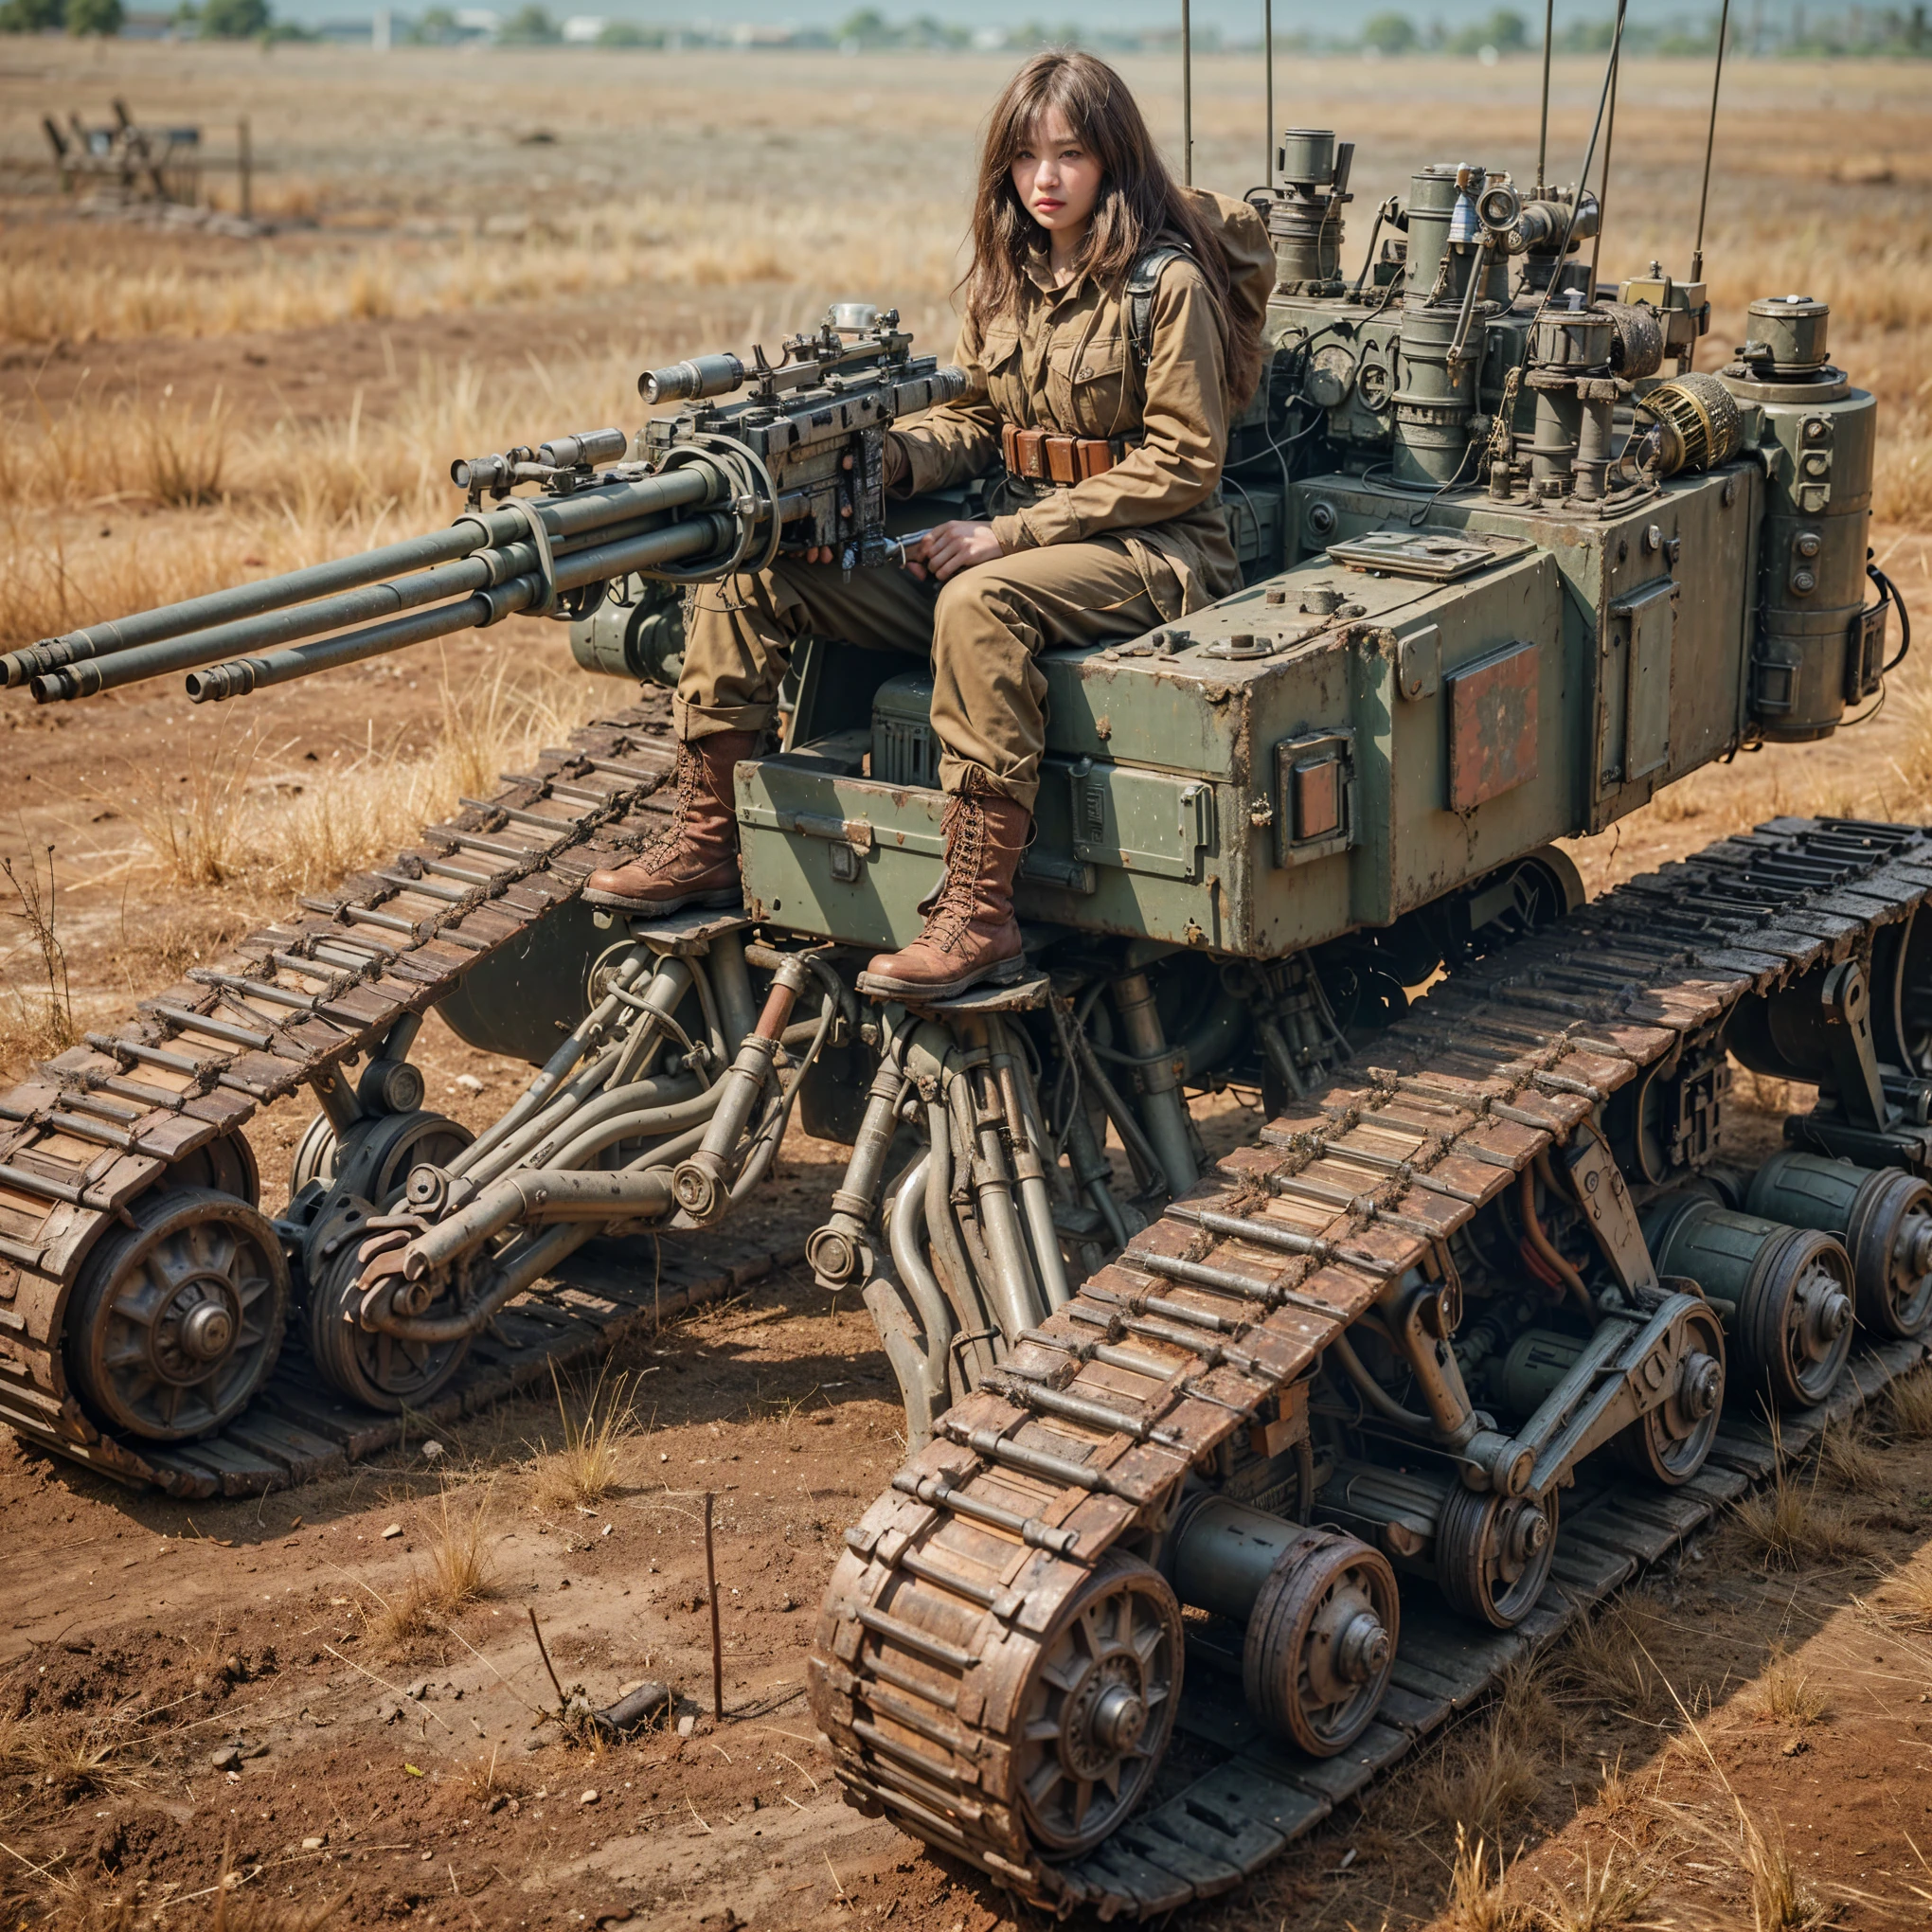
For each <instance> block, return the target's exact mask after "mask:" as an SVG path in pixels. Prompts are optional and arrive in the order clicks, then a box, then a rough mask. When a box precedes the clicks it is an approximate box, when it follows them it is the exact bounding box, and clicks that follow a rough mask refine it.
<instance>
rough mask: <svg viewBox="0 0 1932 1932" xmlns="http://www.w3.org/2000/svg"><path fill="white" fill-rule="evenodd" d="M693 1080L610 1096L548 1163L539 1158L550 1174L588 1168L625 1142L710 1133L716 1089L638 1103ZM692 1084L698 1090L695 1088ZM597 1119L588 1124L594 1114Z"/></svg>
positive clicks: (644, 1084) (577, 1121) (577, 1123)
mask: <svg viewBox="0 0 1932 1932" xmlns="http://www.w3.org/2000/svg"><path fill="white" fill-rule="evenodd" d="M686 1080H687V1077H686V1076H684V1075H679V1076H678V1077H677V1078H676V1079H675V1080H668V1081H654V1080H644V1081H639V1082H636V1084H635V1086H630V1087H618V1088H617V1089H616V1090H615V1091H614V1092H612V1093H609V1094H606V1095H604V1096H603V1097H602V1098H601V1099H600V1100H599V1101H598V1102H597V1104H596V1107H595V1109H592V1108H585V1109H584V1110H583V1114H582V1115H581V1116H578V1117H576V1118H573V1119H572V1120H571V1122H570V1125H571V1128H572V1130H573V1131H572V1133H571V1136H570V1138H569V1139H568V1140H566V1141H565V1142H564V1145H563V1146H562V1147H560V1148H558V1150H557V1151H556V1153H555V1154H551V1155H549V1156H548V1157H547V1158H543V1157H541V1156H537V1155H533V1156H532V1158H533V1159H540V1160H541V1165H542V1166H544V1167H546V1168H549V1167H555V1168H568V1169H575V1168H584V1167H588V1166H589V1165H590V1164H591V1162H593V1161H594V1160H595V1159H596V1158H597V1156H598V1155H599V1154H602V1153H603V1152H604V1150H605V1149H606V1148H610V1147H615V1146H617V1143H618V1142H619V1141H623V1140H646V1139H653V1138H655V1137H657V1136H662V1135H667V1134H681V1133H683V1132H684V1131H685V1130H686V1129H687V1128H690V1127H697V1126H701V1125H702V1126H707V1127H708V1125H709V1123H710V1121H711V1118H712V1117H713V1115H714V1113H715V1112H716V1110H717V1105H718V1090H717V1088H716V1087H706V1088H704V1089H703V1090H701V1091H700V1092H697V1093H695V1094H693V1093H686V1094H685V1095H684V1096H683V1097H682V1098H680V1099H677V1100H670V1101H658V1102H656V1103H654V1104H652V1103H643V1104H640V1103H639V1100H637V1099H636V1098H635V1097H636V1096H638V1095H640V1094H642V1093H643V1092H644V1090H645V1089H647V1088H658V1087H662V1088H671V1087H676V1086H683V1085H685V1084H686ZM690 1084H692V1085H695V1084H696V1082H690ZM593 1112H594V1114H595V1118H587V1117H589V1116H591V1115H592V1114H593Z"/></svg>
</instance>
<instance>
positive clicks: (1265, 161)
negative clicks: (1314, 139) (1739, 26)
mask: <svg viewBox="0 0 1932 1932" xmlns="http://www.w3.org/2000/svg"><path fill="white" fill-rule="evenodd" d="M1550 4H1551V5H1552V6H1554V5H1555V0H1550ZM1725 5H1726V7H1728V6H1729V5H1730V0H1725ZM1261 70H1262V72H1263V74H1264V75H1265V76H1266V90H1267V108H1266V114H1267V123H1268V124H1267V126H1266V128H1264V129H1263V130H1262V139H1261V179H1262V180H1263V181H1265V182H1266V183H1267V184H1268V186H1269V187H1270V188H1273V187H1274V185H1275V0H1261ZM1708 171H1709V164H1708V162H1707V163H1706V178H1707V179H1708ZM1703 232H1704V224H1703V223H1702V222H1701V221H1700V222H1699V223H1698V233H1699V234H1700V235H1701V234H1702V233H1703Z"/></svg>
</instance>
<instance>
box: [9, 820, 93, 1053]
mask: <svg viewBox="0 0 1932 1932" xmlns="http://www.w3.org/2000/svg"><path fill="white" fill-rule="evenodd" d="M46 868H47V870H46V878H45V881H43V880H42V878H41V873H40V860H39V858H38V856H37V855H36V854H34V853H32V852H28V853H26V854H25V855H24V856H23V857H21V858H20V859H18V860H15V859H0V872H4V873H5V874H6V877H7V883H8V885H9V886H11V887H12V888H13V894H14V897H15V898H17V899H18V900H19V901H20V904H19V907H18V909H17V910H13V911H9V914H8V916H9V918H11V919H13V920H16V921H19V922H20V923H21V924H22V925H24V926H25V927H26V928H27V936H26V938H25V939H24V940H23V941H22V945H21V950H22V951H24V952H30V953H33V954H37V955H38V956H39V958H40V974H39V980H40V983H39V984H38V985H36V986H34V987H33V988H31V989H28V988H27V987H25V986H23V985H21V984H20V983H19V982H18V981H17V980H15V979H13V978H12V977H11V976H9V981H8V986H7V994H8V1000H9V1007H8V1009H7V1010H6V1011H4V1012H0V1064H9V1063H17V1062H18V1061H20V1060H26V1059H38V1058H43V1057H45V1055H48V1054H52V1053H58V1052H60V1051H61V1049H62V1048H63V1047H70V1046H72V1045H73V1043H74V1039H75V1029H74V1001H73V995H72V992H71V990H70V988H69V986H68V983H67V952H66V948H65V947H64V946H63V944H62V942H61V936H60V931H59V928H58V926H57V925H56V922H55V921H56V914H57V899H56V893H55V888H54V848H53V847H52V846H48V847H47V848H46ZM11 957H12V955H11V953H10V952H9V953H5V954H0V966H4V965H6V964H8V963H9V960H10V958H11Z"/></svg>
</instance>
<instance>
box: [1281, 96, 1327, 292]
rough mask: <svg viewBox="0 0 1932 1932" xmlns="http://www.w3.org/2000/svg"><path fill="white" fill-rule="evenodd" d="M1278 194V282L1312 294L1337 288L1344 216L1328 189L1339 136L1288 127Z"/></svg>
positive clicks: (1288, 288) (1283, 136) (1283, 139)
mask: <svg viewBox="0 0 1932 1932" xmlns="http://www.w3.org/2000/svg"><path fill="white" fill-rule="evenodd" d="M1275 178H1276V182H1277V185H1278V192H1277V194H1276V196H1275V199H1274V201H1273V203H1272V204H1271V205H1270V206H1269V208H1268V234H1269V236H1270V238H1271V239H1272V240H1273V241H1274V244H1275V283H1276V286H1277V287H1278V288H1279V289H1281V290H1284V291H1288V292H1298V293H1302V294H1309V293H1313V292H1315V291H1317V290H1320V289H1322V288H1325V287H1329V286H1332V285H1334V284H1336V283H1337V282H1338V281H1339V278H1340V276H1341V269H1342V211H1341V207H1340V206H1339V204H1338V203H1337V201H1336V199H1335V197H1334V196H1333V194H1332V193H1330V192H1329V191H1328V190H1329V188H1330V186H1331V184H1332V183H1333V180H1334V178H1335V137H1334V134H1333V131H1332V130H1331V129H1328V128H1286V129H1284V130H1283V131H1282V134H1281V139H1280V143H1279V146H1277V148H1276V150H1275Z"/></svg>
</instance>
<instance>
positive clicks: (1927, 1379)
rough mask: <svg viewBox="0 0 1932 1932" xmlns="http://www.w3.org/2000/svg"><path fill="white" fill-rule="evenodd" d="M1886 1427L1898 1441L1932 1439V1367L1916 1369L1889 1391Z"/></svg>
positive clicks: (1892, 1437) (1893, 1438)
mask: <svg viewBox="0 0 1932 1932" xmlns="http://www.w3.org/2000/svg"><path fill="white" fill-rule="evenodd" d="M1885 1428H1886V1433H1887V1435H1888V1436H1889V1437H1890V1438H1891V1439H1892V1440H1894V1441H1895V1442H1924V1441H1927V1440H1932V1368H1919V1369H1916V1370H1914V1371H1913V1373H1911V1374H1910V1375H1906V1376H1903V1377H1901V1379H1900V1380H1898V1381H1897V1382H1894V1383H1893V1384H1892V1386H1891V1387H1890V1388H1889V1389H1888V1390H1887V1392H1886V1398H1885Z"/></svg>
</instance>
